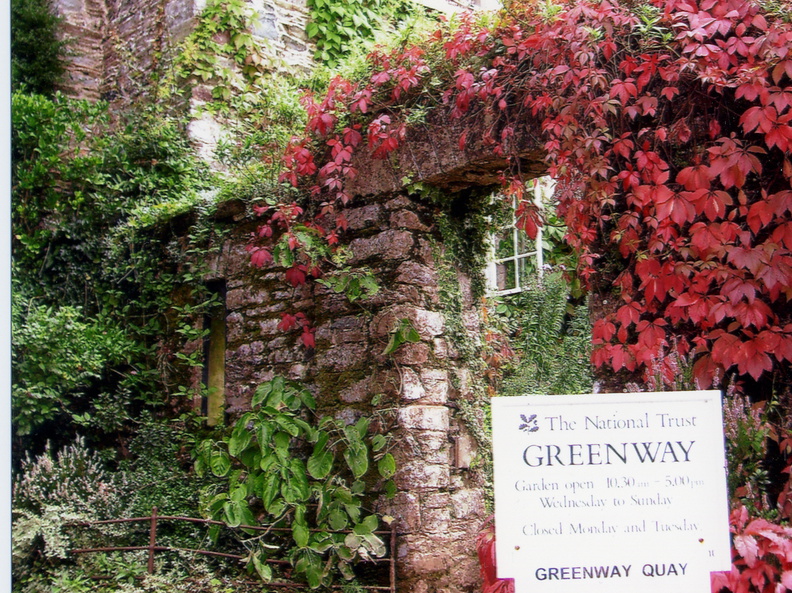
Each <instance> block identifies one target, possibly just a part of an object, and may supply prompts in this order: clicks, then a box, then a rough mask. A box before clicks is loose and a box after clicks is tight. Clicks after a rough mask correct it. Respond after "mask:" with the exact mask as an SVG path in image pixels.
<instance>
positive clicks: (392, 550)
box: [69, 507, 397, 593]
mask: <svg viewBox="0 0 792 593" xmlns="http://www.w3.org/2000/svg"><path fill="white" fill-rule="evenodd" d="M160 521H183V522H186V523H199V524H204V525H220V526H222V527H225V528H227V529H233V530H238V529H246V530H251V531H264V532H273V533H291V528H290V527H274V526H271V525H269V526H262V525H239V526H237V527H231V526H229V525H226V524H225V523H223V522H222V521H213V520H212V519H197V518H195V517H174V516H171V515H158V514H157V507H153V508H152V509H151V515H150V516H149V517H128V518H123V519H105V520H103V521H86V522H81V523H70V524H69V525H71V526H74V527H90V526H93V525H112V524H119V523H145V522H149V543H148V545H147V546H106V547H97V548H78V549H74V550H69V552H70V553H72V554H93V553H100V552H133V551H139V550H147V551H148V565H147V571H148V573H149V574H154V555H155V554H156V553H157V552H191V553H193V554H202V555H204V556H216V557H221V558H228V559H232V560H237V561H242V560H244V559H245V558H246V556H240V555H238V554H228V553H225V552H215V551H214V550H204V549H198V548H180V547H175V546H158V545H157V526H158V525H159V522H160ZM309 531H311V532H320V531H321V532H325V533H347V534H348V533H352V531H351V530H340V531H333V530H326V529H309ZM374 534H376V535H387V536H389V543H390V545H389V547H388V555H387V556H386V557H383V558H370V559H369V560H368V562H374V563H382V562H387V563H388V564H389V567H388V568H389V574H388V576H389V580H390V583H389V585H388V586H382V585H357V587H358V588H360V589H365V590H370V591H389V592H390V593H396V535H397V533H396V525H395V523H392V524H391V525H390V529H389V530H387V531H384V530H380V531H374ZM266 562H267V563H269V564H275V565H288V564H290V562H289V561H288V560H278V559H277V558H268V559H267V560H266ZM263 584H265V585H266V586H267V587H292V588H296V589H300V588H306V587H308V585H307V584H305V583H298V582H283V581H280V582H279V581H270V582H267V583H263ZM341 587H342V586H341V585H337V586H331V587H330V588H331V589H340V588H341Z"/></svg>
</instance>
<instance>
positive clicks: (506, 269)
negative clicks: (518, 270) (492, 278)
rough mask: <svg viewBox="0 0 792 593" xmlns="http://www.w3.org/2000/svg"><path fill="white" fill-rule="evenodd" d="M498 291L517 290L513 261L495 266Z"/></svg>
mask: <svg viewBox="0 0 792 593" xmlns="http://www.w3.org/2000/svg"><path fill="white" fill-rule="evenodd" d="M496 272H497V277H496V279H497V286H498V290H511V289H512V288H517V284H516V282H515V278H514V260H511V261H506V262H503V263H502V264H498V265H497V266H496Z"/></svg>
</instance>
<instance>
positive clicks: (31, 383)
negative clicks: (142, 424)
mask: <svg viewBox="0 0 792 593" xmlns="http://www.w3.org/2000/svg"><path fill="white" fill-rule="evenodd" d="M12 321H13V324H12V340H13V343H14V348H13V353H12V359H11V361H12V362H11V368H12V372H13V374H14V383H13V387H12V390H13V391H12V422H13V423H14V427H15V431H16V433H17V434H18V435H27V434H30V433H31V432H32V431H34V430H35V429H38V428H39V427H41V426H42V425H44V424H45V423H47V422H50V421H52V420H54V419H55V418H58V417H59V416H62V415H69V414H84V412H83V410H81V409H79V407H78V406H79V399H80V397H81V395H83V394H85V393H87V392H89V391H93V392H94V393H95V391H96V390H97V389H101V387H98V383H99V382H101V380H102V379H103V377H104V375H105V373H106V371H107V369H109V368H110V367H112V366H119V365H121V364H122V363H124V362H127V361H128V360H129V359H130V357H131V356H132V355H133V354H135V353H136V352H137V349H136V345H135V344H134V342H131V341H130V340H129V336H128V335H127V333H126V332H125V331H124V330H123V329H122V328H121V327H120V326H118V325H116V324H114V323H112V322H110V321H109V320H107V319H86V318H85V316H84V315H83V314H82V311H81V310H80V309H78V308H76V307H69V306H65V307H60V308H55V307H47V306H43V305H37V304H35V302H32V301H23V300H22V298H21V296H20V295H19V293H18V292H17V293H16V294H15V295H14V299H13V301H12ZM80 419H81V420H82V421H83V422H86V421H87V420H88V418H87V417H85V416H84V415H83V416H81V418H80ZM109 428H110V429H112V427H109Z"/></svg>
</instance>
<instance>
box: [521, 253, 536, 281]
mask: <svg viewBox="0 0 792 593" xmlns="http://www.w3.org/2000/svg"><path fill="white" fill-rule="evenodd" d="M517 265H518V266H519V268H518V269H519V270H520V288H525V286H526V284H528V283H529V282H530V281H531V279H532V278H534V277H536V258H535V257H533V256H532V255H529V256H528V257H521V258H519V259H518V260H517Z"/></svg>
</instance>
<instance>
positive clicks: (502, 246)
mask: <svg viewBox="0 0 792 593" xmlns="http://www.w3.org/2000/svg"><path fill="white" fill-rule="evenodd" d="M505 257H514V232H513V229H512V228H511V227H509V228H507V229H504V230H503V231H501V232H500V233H498V235H497V236H496V237H495V259H503V258H505Z"/></svg>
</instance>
